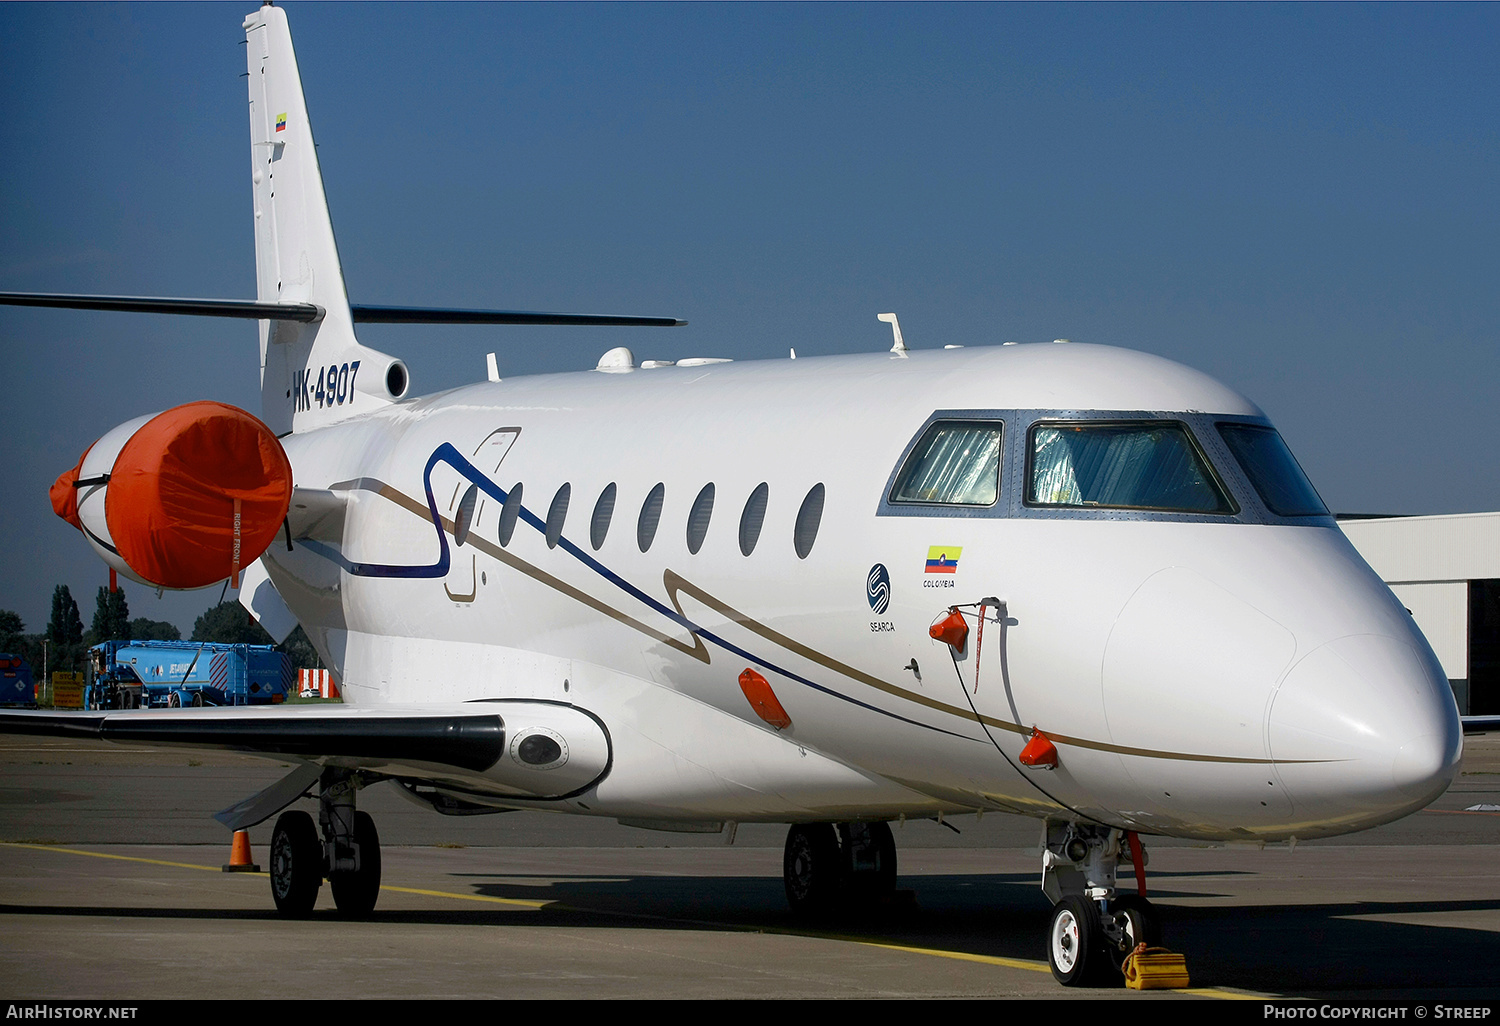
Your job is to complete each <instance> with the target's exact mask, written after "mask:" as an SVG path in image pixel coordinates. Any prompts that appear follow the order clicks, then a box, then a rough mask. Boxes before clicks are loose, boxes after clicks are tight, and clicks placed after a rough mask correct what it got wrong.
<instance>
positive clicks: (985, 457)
mask: <svg viewBox="0 0 1500 1026" xmlns="http://www.w3.org/2000/svg"><path fill="white" fill-rule="evenodd" d="M1003 429H1004V425H1003V424H1001V422H1000V421H997V420H992V421H952V420H948V421H943V420H940V421H938V422H937V423H935V424H933V425H932V426H931V427H929V428H928V429H927V431H926V433H925V434H923V435H922V439H921V441H919V442H918V443H917V444H916V446H915V447H914V448H913V449H912V451H911V455H910V456H908V457H907V460H906V465H905V466H904V467H902V468H901V473H900V474H898V475H897V477H896V485H895V487H894V488H893V489H891V502H921V503H937V504H941V505H953V506H993V505H994V504H995V502H996V500H997V499H999V497H1000V441H1001V435H1002V433H1003Z"/></svg>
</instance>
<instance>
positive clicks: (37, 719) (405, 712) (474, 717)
mask: <svg viewBox="0 0 1500 1026" xmlns="http://www.w3.org/2000/svg"><path fill="white" fill-rule="evenodd" d="M0 733H9V734H34V735H35V734H40V735H50V736H54V737H58V736H61V737H85V738H97V739H99V740H104V741H112V742H116V743H125V744H150V745H164V746H173V747H188V748H209V749H219V750H223V751H232V752H244V753H246V754H250V755H260V756H265V757H267V758H274V759H281V760H290V761H296V762H300V763H302V764H304V767H335V768H339V769H345V770H357V771H363V772H366V773H372V774H377V775H378V776H380V777H394V778H397V779H399V780H403V781H407V782H410V783H423V784H429V785H432V786H435V787H439V788H443V789H445V790H449V791H453V792H459V793H462V794H467V795H471V796H473V797H474V798H475V800H477V801H481V802H484V801H488V802H491V803H494V802H497V801H498V802H504V803H509V802H511V801H515V802H516V803H517V805H516V806H512V807H518V806H524V805H531V804H533V803H535V802H537V801H557V800H560V799H563V798H567V797H570V796H572V795H574V794H577V793H579V792H581V791H584V790H586V789H588V788H590V787H592V786H593V785H594V784H596V783H597V782H598V781H599V780H601V779H603V777H604V775H605V774H606V773H607V772H608V771H609V768H610V765H611V762H612V748H611V743H610V738H609V733H608V731H607V730H605V728H604V724H603V723H602V722H600V721H599V719H598V718H597V717H595V716H594V715H593V714H591V713H588V712H586V711H584V710H582V709H579V708H578V707H576V706H571V705H566V704H563V703H555V702H534V701H519V700H518V701H510V700H501V701H493V702H472V703H466V704H462V705H459V704H454V705H447V706H440V707H433V708H389V707H379V708H367V707H362V706H349V705H314V706H286V705H278V706H248V707H247V706H239V707H218V708H204V709H141V710H129V711H121V712H113V711H97V712H67V711H61V712H59V711H30V710H26V711H12V710H4V711H0ZM299 772H300V771H299ZM314 776H316V774H314ZM299 791H300V789H299ZM293 797H295V795H294V796H293Z"/></svg>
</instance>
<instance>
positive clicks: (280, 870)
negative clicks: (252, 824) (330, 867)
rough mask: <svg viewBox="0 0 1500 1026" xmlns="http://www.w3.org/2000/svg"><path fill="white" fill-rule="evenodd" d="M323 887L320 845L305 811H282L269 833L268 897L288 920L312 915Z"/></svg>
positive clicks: (315, 830)
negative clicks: (273, 829) (269, 888)
mask: <svg viewBox="0 0 1500 1026" xmlns="http://www.w3.org/2000/svg"><path fill="white" fill-rule="evenodd" d="M322 886H323V845H322V843H321V842H320V841H319V840H318V828H317V827H316V826H314V825H313V821H312V817H311V816H309V815H308V814H307V813H305V812H296V811H294V812H283V813H282V814H281V817H280V818H279V819H277V820H276V829H275V831H274V832H273V833H272V834H271V898H272V899H273V900H274V901H275V902H276V911H278V912H280V913H281V914H282V915H284V916H287V917H288V918H292V919H301V918H303V917H305V916H307V915H308V913H310V912H312V910H313V905H315V904H316V903H317V900H318V888H320V887H322Z"/></svg>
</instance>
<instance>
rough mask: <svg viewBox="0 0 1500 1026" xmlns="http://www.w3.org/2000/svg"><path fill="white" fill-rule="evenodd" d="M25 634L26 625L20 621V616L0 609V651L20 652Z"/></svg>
mask: <svg viewBox="0 0 1500 1026" xmlns="http://www.w3.org/2000/svg"><path fill="white" fill-rule="evenodd" d="M25 634H26V624H25V622H24V621H23V620H22V619H21V614H19V613H13V612H11V611H10V610H9V609H0V651H5V652H18V651H20V648H21V645H22V643H23V642H24V641H25Z"/></svg>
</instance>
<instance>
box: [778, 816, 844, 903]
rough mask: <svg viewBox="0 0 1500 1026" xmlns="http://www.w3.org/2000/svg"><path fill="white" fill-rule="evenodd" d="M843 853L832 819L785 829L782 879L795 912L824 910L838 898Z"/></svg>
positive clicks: (788, 899)
mask: <svg viewBox="0 0 1500 1026" xmlns="http://www.w3.org/2000/svg"><path fill="white" fill-rule="evenodd" d="M842 862H843V856H842V853H841V852H840V851H839V845H838V838H837V836H836V835H835V833H834V829H833V824H832V823H796V824H793V826H792V828H791V829H790V830H789V831H787V835H786V854H785V856H784V858H783V859H782V863H781V867H782V879H783V881H784V882H785V884H786V900H787V904H789V905H790V906H791V907H792V912H793V914H795V915H812V914H816V913H820V912H825V911H827V910H828V909H829V908H831V907H832V906H833V904H834V903H835V902H836V901H837V900H838V897H839V891H840V884H841V883H842V882H843V876H844V873H843V864H842Z"/></svg>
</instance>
